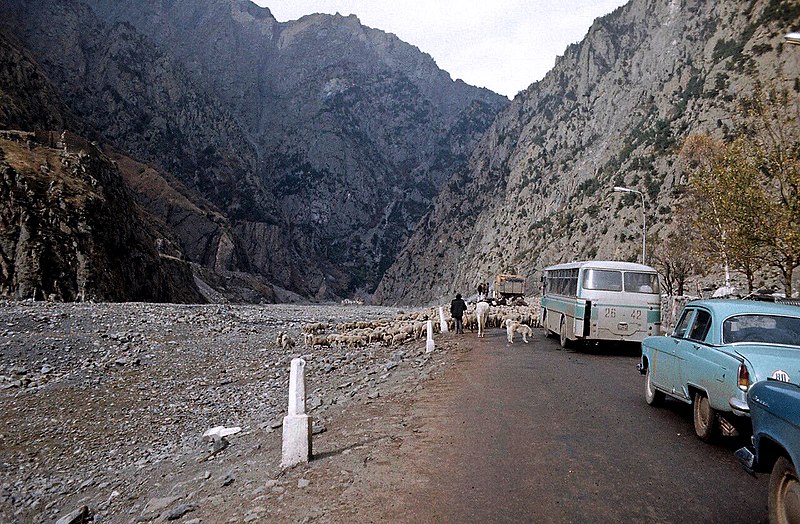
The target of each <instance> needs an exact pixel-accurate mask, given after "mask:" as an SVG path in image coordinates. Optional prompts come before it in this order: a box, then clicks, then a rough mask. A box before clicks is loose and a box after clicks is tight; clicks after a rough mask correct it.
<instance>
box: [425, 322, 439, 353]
mask: <svg viewBox="0 0 800 524" xmlns="http://www.w3.org/2000/svg"><path fill="white" fill-rule="evenodd" d="M435 347H436V346H435V345H434V343H433V320H429V321H428V342H427V343H426V344H425V353H430V352H431V351H433V349H434V348H435Z"/></svg>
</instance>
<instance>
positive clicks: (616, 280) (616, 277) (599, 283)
mask: <svg viewBox="0 0 800 524" xmlns="http://www.w3.org/2000/svg"><path fill="white" fill-rule="evenodd" d="M583 288H584V289H596V290H598V291H622V272H621V271H611V270H608V269H587V270H586V271H584V272H583Z"/></svg>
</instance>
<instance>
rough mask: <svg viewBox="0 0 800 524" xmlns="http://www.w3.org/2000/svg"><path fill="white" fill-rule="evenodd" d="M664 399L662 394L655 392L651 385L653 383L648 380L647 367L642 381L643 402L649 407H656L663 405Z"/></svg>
mask: <svg viewBox="0 0 800 524" xmlns="http://www.w3.org/2000/svg"><path fill="white" fill-rule="evenodd" d="M664 398H665V395H664V392H663V391H659V390H657V389H656V387H655V386H654V385H653V381H652V380H651V378H650V366H648V367H647V372H646V373H645V379H644V400H645V402H647V403H648V404H649V405H651V406H654V407H657V406H660V405H662V404H663V403H664Z"/></svg>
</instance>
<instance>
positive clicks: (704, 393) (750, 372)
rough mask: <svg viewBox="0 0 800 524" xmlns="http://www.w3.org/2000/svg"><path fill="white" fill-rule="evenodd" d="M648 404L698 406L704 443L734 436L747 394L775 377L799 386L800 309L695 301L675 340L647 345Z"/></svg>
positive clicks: (699, 431)
mask: <svg viewBox="0 0 800 524" xmlns="http://www.w3.org/2000/svg"><path fill="white" fill-rule="evenodd" d="M637 367H638V369H639V372H640V373H642V374H644V375H645V376H646V377H645V400H646V401H647V403H648V404H650V405H658V404H660V403H661V402H663V400H664V398H665V397H666V396H667V395H669V396H670V397H674V398H676V399H678V400H681V401H683V402H686V403H688V404H692V405H693V407H694V429H695V432H696V433H697V436H698V437H700V439H702V440H704V441H707V442H708V441H711V440H713V439H714V438H715V437H716V436H717V435H719V434H722V435H736V434H737V429H736V427H737V426H738V425H739V424H740V423H742V421H743V420H746V419H744V418H743V417H746V416H748V414H749V408H748V405H747V398H746V395H747V390H748V389H749V388H750V385H751V384H755V383H756V382H759V381H761V380H767V379H769V378H772V379H775V380H781V381H783V382H791V383H794V384H800V307H797V306H790V305H784V304H774V303H768V302H756V301H751V300H697V301H694V302H689V303H688V304H687V305H686V307H685V308H684V310H683V313H681V316H680V317H679V319H678V323H677V324H676V326H675V330H674V331H673V332H672V334H671V335H668V336H663V337H648V338H646V339H644V341H643V342H642V360H641V362H640V363H639V365H638V366H637Z"/></svg>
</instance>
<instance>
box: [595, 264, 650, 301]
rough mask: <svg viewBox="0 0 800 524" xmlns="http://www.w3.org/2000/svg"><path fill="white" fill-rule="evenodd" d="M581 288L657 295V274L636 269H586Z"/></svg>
mask: <svg viewBox="0 0 800 524" xmlns="http://www.w3.org/2000/svg"><path fill="white" fill-rule="evenodd" d="M583 289H593V290H597V291H625V292H627V293H651V294H654V295H658V294H659V293H660V290H659V288H658V275H656V274H654V273H639V272H636V271H625V272H622V271H614V270H609V269H587V270H585V271H584V272H583Z"/></svg>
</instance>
